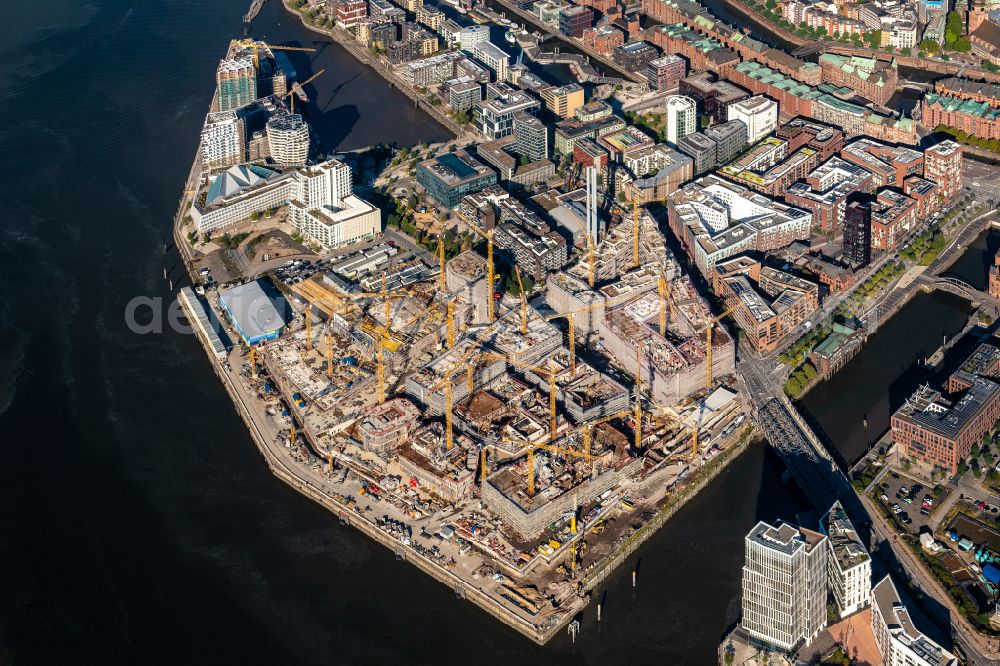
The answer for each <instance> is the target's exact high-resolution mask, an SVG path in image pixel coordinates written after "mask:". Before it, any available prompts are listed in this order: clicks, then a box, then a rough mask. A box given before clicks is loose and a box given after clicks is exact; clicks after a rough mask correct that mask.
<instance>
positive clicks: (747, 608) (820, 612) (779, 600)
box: [740, 521, 829, 652]
mask: <svg viewBox="0 0 1000 666" xmlns="http://www.w3.org/2000/svg"><path fill="white" fill-rule="evenodd" d="M744 542H745V546H746V548H745V560H744V564H743V617H742V619H741V620H740V625H741V626H742V628H743V630H744V631H745V632H746V634H747V635H748V636H749V638H750V639H751V640H752V641H755V642H759V643H763V644H765V645H768V646H770V647H772V648H775V649H777V650H780V651H783V652H789V651H792V650H794V649H795V648H796V646H798V645H799V644H801V643H803V642H806V643H808V642H809V641H811V640H812V639H813V638H815V637H816V635H817V634H819V632H820V630H821V629H823V626H824V624H825V623H826V578H827V556H828V553H829V550H828V546H827V545H826V537H825V536H823V535H822V534H820V533H819V532H813V531H812V530H807V529H803V528H800V527H793V526H792V525H789V524H788V523H781V524H780V525H777V526H772V525H768V524H767V523H765V522H763V521H762V522H759V523H757V524H756V525H755V526H754V528H753V529H752V530H750V533H749V534H747V536H746V539H745V540H744Z"/></svg>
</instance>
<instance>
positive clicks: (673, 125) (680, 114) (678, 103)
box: [666, 95, 698, 148]
mask: <svg viewBox="0 0 1000 666" xmlns="http://www.w3.org/2000/svg"><path fill="white" fill-rule="evenodd" d="M666 106H667V143H668V144H669V145H670V147H671V148H676V147H677V142H678V141H680V140H681V139H683V138H684V137H686V136H687V135H688V134H694V132H695V130H696V129H697V128H698V104H697V102H695V101H694V100H693V99H691V98H690V97H685V96H684V95H668V96H667V98H666Z"/></svg>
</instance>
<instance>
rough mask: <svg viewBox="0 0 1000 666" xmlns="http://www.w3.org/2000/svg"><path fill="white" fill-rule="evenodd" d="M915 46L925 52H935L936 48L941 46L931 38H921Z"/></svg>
mask: <svg viewBox="0 0 1000 666" xmlns="http://www.w3.org/2000/svg"><path fill="white" fill-rule="evenodd" d="M917 46H918V47H919V48H920V50H921V51H926V52H927V53H937V51H938V49H939V48H941V47H940V45H939V44H938V43H937V42H935V41H934V40H933V39H921V40H920V44H918V45H917Z"/></svg>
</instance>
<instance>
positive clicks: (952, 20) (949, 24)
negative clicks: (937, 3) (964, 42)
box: [944, 11, 962, 35]
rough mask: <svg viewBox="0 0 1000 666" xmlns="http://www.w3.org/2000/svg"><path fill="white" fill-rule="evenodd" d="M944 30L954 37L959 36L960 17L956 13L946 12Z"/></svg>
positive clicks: (960, 27) (960, 29)
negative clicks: (951, 33)
mask: <svg viewBox="0 0 1000 666" xmlns="http://www.w3.org/2000/svg"><path fill="white" fill-rule="evenodd" d="M944 29H945V31H946V32H948V31H951V32H953V33H954V34H955V35H961V34H962V15H961V14H959V13H958V12H956V11H951V12H948V16H947V17H946V18H945V20H944Z"/></svg>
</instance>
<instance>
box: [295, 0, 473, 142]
mask: <svg viewBox="0 0 1000 666" xmlns="http://www.w3.org/2000/svg"><path fill="white" fill-rule="evenodd" d="M281 2H282V4H283V5H284V7H285V9H286V10H287V11H288V12H289V13H291V14H293V15H295V16H297V17H298V18H299V20H300V21H301V22H302V25H303V27H305V28H306V30H309V31H311V32H315V33H317V34H320V35H323V36H325V37H327V38H329V39H330V40H331V41H333V42H336V43H337V44H338V45H340V46H341V47H342V48H343V49H344V50H345V51H347V52H348V53H350V54H351V55H352V56H354V58H355V59H357V60H358V61H360V62H361V63H363V64H365V65H368V66H369V67H370V68H371V69H372V70H374V71H375V72H377V73H379V74H380V75H381V76H382V78H384V79H385V80H386V82H388V83H389V85H391V86H392V87H393V88H395V89H397V90H399V91H400V92H401V93H403V94H404V95H406V96H407V97H408V98H410V100H411V101H413V103H414V105H415V106H416V107H417V108H418V109H420V110H421V111H424V112H425V113H427V114H428V115H429V116H431V117H432V118H434V120H436V121H437V122H438V123H440V124H441V125H443V126H444V127H446V128H447V129H448V130H449V131H450V132H451V133H452V134H454V135H455V138H457V139H462V138H467V136H468V135H469V130H468V128H466V127H463V126H462V125H461V124H459V123H457V122H456V121H455V120H454V119H453V118H452V117H451V116H449V115H448V114H447V113H445V112H444V111H443V110H442V109H441V108H440V107H439V106H438V105H435V104H432V103H431V102H430V100H428V99H427V97H425V96H424V95H421V94H420V92H419V91H418V90H417V89H415V88H414V87H413V86H411V85H409V84H408V83H406V81H404V80H403V79H401V78H400V77H398V76H397V75H396V73H395V72H394V71H393V70H392V67H391V66H390V65H389V64H388V63H387V62H386V61H385V60H384V59H383V58H381V57H378V56H375V55H372V53H371V52H370V51H369V50H368V47H367V45H362V44H361V42H359V41H358V40H357V39H355V37H354V35H352V34H351V33H350V32H349V31H347V30H344V29H343V28H339V27H336V26H334V27H332V28H320V27H318V26H315V25H312V24H310V23H309V22H308V21H307V20H306V17H305V16H303V15H302V13H301V12H299V11H297V10H295V9H293V8H292V6H291V2H289V0H281Z"/></svg>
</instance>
